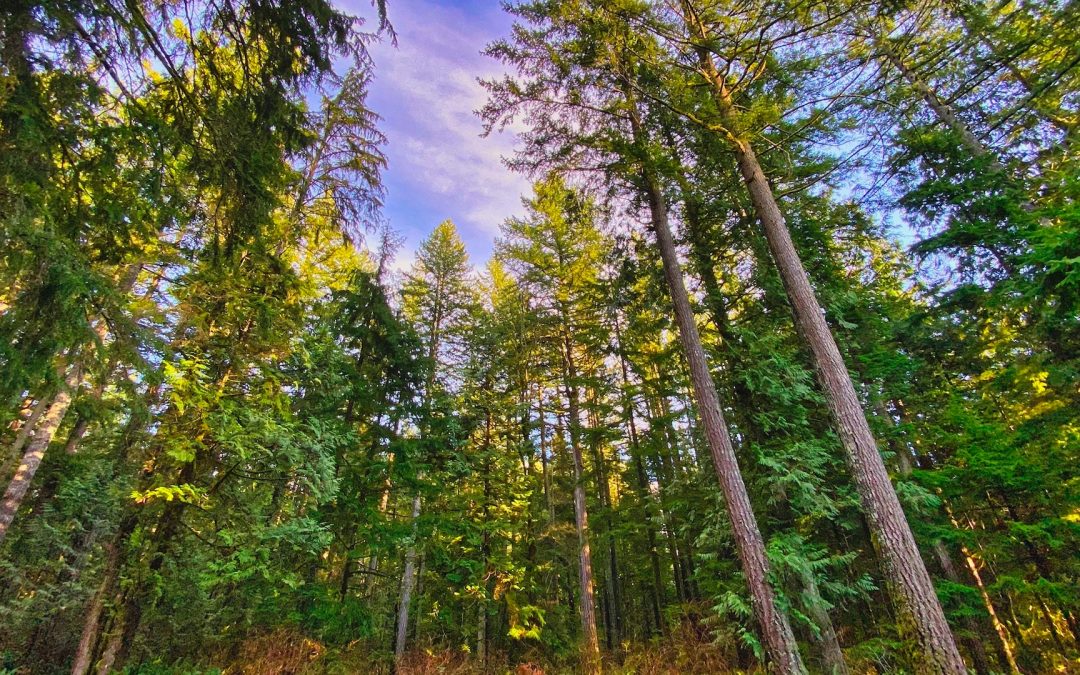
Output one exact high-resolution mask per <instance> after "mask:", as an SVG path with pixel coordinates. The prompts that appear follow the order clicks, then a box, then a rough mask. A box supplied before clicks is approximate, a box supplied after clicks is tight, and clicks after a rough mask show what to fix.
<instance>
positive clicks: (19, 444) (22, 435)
mask: <svg viewBox="0 0 1080 675" xmlns="http://www.w3.org/2000/svg"><path fill="white" fill-rule="evenodd" d="M50 403H51V399H49V397H47V396H44V397H42V398H40V399H39V400H38V402H37V403H35V404H34V407H33V409H31V411H30V417H28V418H27V419H26V421H25V422H23V424H22V426H21V427H19V432H18V434H16V436H15V441H14V442H13V443H12V444H11V450H10V451H9V452H10V455H9V459H10V460H14V459H15V458H17V457H18V456H19V453H20V452H22V449H23V446H24V445H26V439H28V438H30V434H31V433H33V431H34V429H35V428H36V427H37V423H38V420H40V419H41V416H42V415H43V414H44V413H45V411H46V410H48V408H49V404H50ZM7 461H8V460H5V466H8V465H7V463H6V462H7Z"/></svg>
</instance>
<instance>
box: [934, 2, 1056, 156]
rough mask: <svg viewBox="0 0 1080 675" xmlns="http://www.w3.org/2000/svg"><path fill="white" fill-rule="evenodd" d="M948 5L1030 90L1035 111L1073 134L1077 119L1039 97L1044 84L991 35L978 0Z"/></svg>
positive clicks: (994, 57)
mask: <svg viewBox="0 0 1080 675" xmlns="http://www.w3.org/2000/svg"><path fill="white" fill-rule="evenodd" d="M946 7H947V8H948V10H949V13H950V14H952V15H953V17H954V18H956V19H958V20H959V21H960V23H961V24H962V25H963V26H964V32H965V33H967V34H968V36H969V37H972V36H973V37H974V38H975V39H976V40H978V42H979V44H980V45H982V47H983V49H985V50H986V52H987V53H988V54H989V55H990V58H991V60H992V61H993V62H994V63H995V64H997V65H1000V66H1003V67H1004V68H1005V70H1007V71H1008V72H1009V75H1010V76H1011V77H1012V79H1013V80H1015V81H1016V83H1017V84H1019V85H1020V86H1021V87H1022V88H1023V90H1024V93H1025V94H1027V102H1028V103H1029V104H1030V105H1031V109H1032V110H1033V111H1034V112H1035V113H1037V114H1038V115H1039V116H1040V117H1042V118H1043V119H1044V120H1046V121H1047V122H1049V123H1050V124H1052V125H1054V126H1055V127H1057V129H1058V130H1059V131H1062V132H1064V133H1065V134H1066V135H1068V134H1071V133H1072V132H1073V131H1074V130H1075V129H1076V122H1075V121H1073V120H1069V119H1068V118H1067V116H1066V115H1065V114H1064V112H1063V111H1062V110H1061V109H1060V108H1059V107H1057V106H1051V105H1048V104H1047V103H1046V102H1045V101H1040V100H1039V96H1040V95H1041V94H1043V93H1045V87H1040V86H1039V84H1038V82H1036V81H1035V80H1034V79H1032V76H1031V75H1029V74H1028V73H1025V72H1024V71H1022V70H1021V69H1020V66H1018V65H1017V56H1018V54H1017V53H1015V52H1014V53H1012V54H1010V53H1003V52H1002V49H1001V45H1000V43H999V42H997V41H995V40H994V39H993V37H992V29H991V30H987V26H988V24H989V22H990V20H989V18H988V17H987V16H986V13H985V12H984V11H983V7H982V6H980V5H979V4H977V3H975V2H966V1H964V0H961V1H959V2H955V1H954V2H949V3H946Z"/></svg>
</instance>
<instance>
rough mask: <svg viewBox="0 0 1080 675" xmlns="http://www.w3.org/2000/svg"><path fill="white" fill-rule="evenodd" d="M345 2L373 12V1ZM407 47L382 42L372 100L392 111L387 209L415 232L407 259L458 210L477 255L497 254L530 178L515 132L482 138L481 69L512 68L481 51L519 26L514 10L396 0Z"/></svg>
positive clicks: (477, 260) (455, 0)
mask: <svg viewBox="0 0 1080 675" xmlns="http://www.w3.org/2000/svg"><path fill="white" fill-rule="evenodd" d="M343 4H344V6H345V8H346V9H347V10H348V11H350V12H352V13H355V14H359V15H361V16H370V15H371V6H370V4H369V3H368V2H367V0H344V3H343ZM387 4H388V9H389V13H390V20H391V22H392V23H393V25H394V28H395V30H396V31H397V35H398V46H397V47H396V48H395V47H393V46H392V45H390V44H389V42H385V43H381V44H377V45H375V46H374V47H373V48H372V54H373V58H374V60H375V81H374V83H373V85H372V88H371V94H370V97H369V103H370V104H371V106H372V107H373V108H374V109H375V111H376V112H378V113H379V114H380V115H381V116H382V117H383V122H382V125H381V128H382V130H383V132H384V133H385V134H386V135H387V137H388V139H389V143H388V145H387V147H386V153H387V155H388V157H389V163H390V167H389V171H388V172H387V173H386V175H385V177H384V178H385V182H386V187H387V193H388V194H387V199H386V208H385V215H386V217H387V218H388V220H389V221H390V225H391V226H392V227H393V228H394V229H395V230H397V231H399V232H401V233H402V234H404V235H405V236H406V238H407V239H406V242H405V245H404V247H403V250H402V251H401V253H400V254H399V259H398V265H396V266H407V265H408V263H409V261H411V259H412V253H413V251H414V250H415V249H416V246H417V245H418V244H419V243H420V241H421V240H423V239H424V237H425V236H427V234H428V232H430V231H431V229H432V228H433V227H434V226H435V225H436V224H438V223H439V222H440V221H442V220H444V219H446V218H450V219H451V220H453V221H454V223H455V224H457V226H458V229H459V231H460V232H461V236H462V238H463V239H464V240H465V243H466V245H467V246H468V249H469V254H470V256H471V257H472V260H473V263H474V264H477V265H480V264H483V263H484V262H485V261H486V260H487V258H488V256H489V255H490V253H491V248H492V243H493V241H494V237H495V235H496V234H497V233H498V228H499V224H500V223H501V222H502V221H503V220H504V219H505V218H506V217H507V216H510V215H517V214H519V213H520V211H521V195H522V194H523V193H525V192H527V191H528V187H529V186H528V181H526V180H525V179H524V178H523V177H521V176H518V175H515V174H512V173H510V171H509V170H507V169H506V168H505V167H504V166H503V164H502V162H501V159H500V158H501V157H502V156H504V155H509V154H511V153H512V151H513V144H514V141H513V137H512V135H511V134H509V133H503V134H498V135H494V134H493V135H492V136H491V137H489V138H481V137H480V133H481V131H482V127H481V124H480V120H479V119H478V118H477V117H476V115H474V114H473V111H474V110H476V109H477V108H479V107H480V106H482V105H483V103H484V101H485V100H486V94H485V92H484V90H483V88H482V87H481V86H480V85H479V84H478V83H477V82H476V78H477V77H490V76H493V75H498V74H501V73H502V72H503V68H502V66H501V65H500V64H499V63H498V62H496V61H494V60H492V59H489V58H488V57H486V56H483V55H482V54H480V50H482V49H483V48H484V46H485V45H486V44H487V43H488V42H490V41H491V40H493V39H496V38H499V37H503V36H505V35H506V34H507V33H508V32H509V28H510V25H511V18H510V16H509V15H507V14H506V13H505V12H503V11H502V9H501V8H500V7H499V3H498V2H497V1H496V0H389V1H388V3H387Z"/></svg>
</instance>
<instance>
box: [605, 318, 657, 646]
mask: <svg viewBox="0 0 1080 675" xmlns="http://www.w3.org/2000/svg"><path fill="white" fill-rule="evenodd" d="M615 346H616V349H617V351H618V354H619V373H620V374H621V375H622V394H623V414H624V415H625V416H626V423H627V426H628V428H629V433H630V455H631V460H632V461H633V463H634V476H635V478H636V479H637V488H638V499H640V500H641V510H642V515H643V516H644V518H643V520H644V521H645V523H644V524H645V536H646V542H647V544H648V548H649V566H650V569H651V571H652V582H651V584H650V585H649V608H650V609H651V610H652V619H653V623H654V625H655V626H656V632H657V633H661V632H663V620H662V619H661V617H660V604H661V602H660V589H662V588H663V581H662V578H661V576H660V556H659V554H658V553H657V549H656V533H655V532H653V526H652V522H653V517H652V495H651V493H650V491H649V477H648V475H647V474H646V473H645V462H644V461H643V460H642V457H641V444H640V442H639V441H638V431H637V422H636V421H635V420H634V417H635V416H634V399H633V395H632V394H631V393H630V376H629V372H628V369H627V367H626V351H625V350H624V349H623V343H622V330H621V329H620V327H619V315H618V312H616V314H615Z"/></svg>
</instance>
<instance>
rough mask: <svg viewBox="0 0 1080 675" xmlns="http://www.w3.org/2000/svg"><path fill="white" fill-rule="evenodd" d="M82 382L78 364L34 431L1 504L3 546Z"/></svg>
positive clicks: (68, 374)
mask: <svg viewBox="0 0 1080 675" xmlns="http://www.w3.org/2000/svg"><path fill="white" fill-rule="evenodd" d="M81 379H82V368H81V367H80V366H79V365H78V364H75V365H73V366H71V367H69V368H68V370H67V376H66V377H65V378H64V384H63V386H62V387H61V388H60V391H58V392H57V393H56V396H54V397H53V399H52V403H50V404H49V408H48V410H46V411H45V414H44V415H43V416H42V418H41V421H40V422H39V423H38V425H37V428H36V429H34V433H33V437H32V438H31V440H30V444H29V445H28V446H27V448H26V454H24V455H23V458H22V462H21V463H20V464H19V468H18V469H17V470H16V471H15V476H14V477H12V479H11V482H10V483H9V484H8V487H7V490H6V491H5V492H4V500H3V502H2V503H0V543H2V542H3V541H4V538H5V537H6V536H7V533H8V529H9V528H10V527H11V523H12V522H13V521H14V520H15V515H16V514H17V513H18V511H19V506H21V505H22V502H23V499H24V498H25V497H26V493H27V491H29V489H30V483H31V482H32V481H33V480H34V474H36V473H37V470H38V468H39V467H40V466H41V460H42V459H43V458H44V457H45V451H46V450H48V449H49V444H50V443H51V442H52V439H53V436H54V435H55V434H56V431H57V429H59V428H60V424H61V423H62V422H63V421H64V415H66V414H67V411H68V408H69V407H71V401H72V399H74V397H75V389H76V388H77V387H78V386H79V382H80V380H81Z"/></svg>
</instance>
